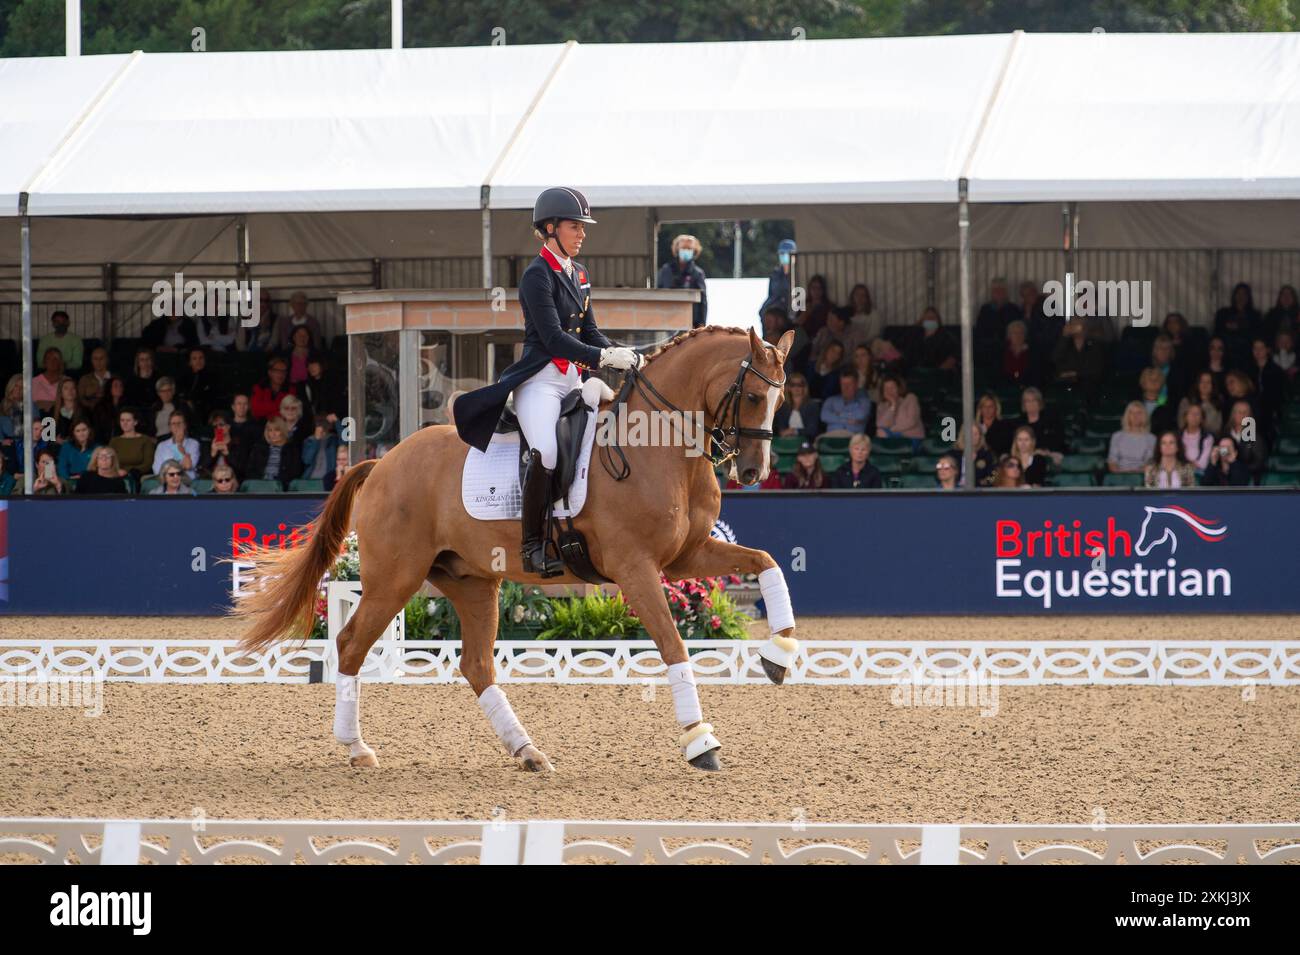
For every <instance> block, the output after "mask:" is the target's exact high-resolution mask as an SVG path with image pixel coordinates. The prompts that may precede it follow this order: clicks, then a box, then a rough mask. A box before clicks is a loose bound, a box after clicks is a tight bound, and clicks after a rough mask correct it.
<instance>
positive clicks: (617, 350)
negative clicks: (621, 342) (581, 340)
mask: <svg viewBox="0 0 1300 955" xmlns="http://www.w3.org/2000/svg"><path fill="white" fill-rule="evenodd" d="M643 361H645V358H644V357H643V356H642V355H641V354H639V353H638V352H635V351H633V350H632V349H630V348H622V347H618V346H616V347H613V348H602V349H601V350H600V367H601V368H617V369H618V370H619V371H626V370H627V369H629V368H640V367H641V363H642V362H643Z"/></svg>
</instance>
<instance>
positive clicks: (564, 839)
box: [0, 819, 1300, 865]
mask: <svg viewBox="0 0 1300 955" xmlns="http://www.w3.org/2000/svg"><path fill="white" fill-rule="evenodd" d="M0 861H4V862H11V863H12V862H26V863H46V864H60V863H80V864H100V865H135V864H139V863H153V864H214V863H235V862H250V863H264V864H265V863H270V864H279V865H291V864H328V863H337V862H343V861H348V862H358V861H360V862H372V863H385V864H395V865H400V864H406V863H421V864H426V865H427V864H434V865H436V864H443V863H474V862H477V863H480V864H485V865H560V864H568V863H581V862H601V863H617V864H625V865H628V864H630V865H635V864H644V863H653V864H660V865H675V864H682V863H696V862H715V863H716V862H724V863H734V864H741V865H761V864H776V865H797V864H801V863H809V862H838V863H848V864H854V865H864V864H865V865H871V864H881V863H886V864H893V865H1036V864H1042V863H1073V864H1084V865H1116V864H1123V865H1158V864H1167V863H1183V864H1187V863H1194V864H1195V863H1199V864H1206V865H1276V864H1283V863H1300V825H1295V824H1229V825H1196V824H1193V825H1116V826H1088V825H1018V824H1012V825H869V824H844V825H839V824H826V823H805V824H802V825H800V824H788V823H742V822H727V823H724V822H599V821H560V820H534V821H527V822H524V821H518V822H516V821H504V820H498V821H492V822H396V821H390V822H359V821H358V822H353V821H349V822H328V821H316V822H312V821H244V822H234V821H224V820H222V821H213V820H190V819H174V820H161V819H145V820H103V819H0Z"/></svg>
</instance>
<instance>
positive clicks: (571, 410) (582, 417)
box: [495, 388, 610, 584]
mask: <svg viewBox="0 0 1300 955" xmlns="http://www.w3.org/2000/svg"><path fill="white" fill-rule="evenodd" d="M591 413H592V412H591V408H590V407H589V406H588V405H587V402H586V401H584V400H583V395H582V389H581V388H574V389H573V390H572V391H570V392H569V393H568V394H567V395H565V396H564V398H562V399H561V400H560V417H559V420H558V421H556V422H555V443H556V448H557V451H558V454H557V455H556V459H555V473H554V476H553V477H552V479H551V480H552V482H553V486H552V488H551V494H550V497H549V500H550V501H551V502H552V503H551V504H550V505H548V506H547V511H546V529H545V530H544V531H543V537H544V538H545V539H546V540H547V541H548V546H553V547H555V548H556V551H557V552H558V553H559V556H560V559H561V560H563V561H564V564H565V566H566V567H568V568H569V570H570V571H571V572H572V573H573V574H574V576H576V577H579V578H581V579H582V580H585V581H586V582H587V583H589V584H607V583H609V582H610V580H609V578H608V577H605V576H603V575H601V573H600V572H599V571H597V570H596V568H595V566H594V565H593V564H592V562H591V557H590V554H589V551H588V550H587V538H586V536H585V535H584V534H583V533H582V531H580V530H578V529H577V528H575V527H574V526H573V518H572V517H565V518H564V519H563V522H564V525H565V526H564V527H562V528H561V527H559V526H558V522H557V521H556V520H555V519H554V515H553V511H554V507H555V505H554V502H555V501H556V500H557V499H560V500H563V501H564V506H565V508H566V509H567V508H568V506H569V489H570V488H571V487H572V486H573V479H574V477H575V476H576V475H577V473H578V459H579V458H580V457H581V456H582V444H583V437H584V436H585V435H586V432H587V418H588V416H589V415H590V414H591ZM512 431H515V432H518V433H519V451H520V454H519V486H520V487H523V485H524V472H525V470H526V468H527V464H528V459H529V457H530V454H529V452H530V450H531V448H530V447H529V445H528V439H527V438H526V437H524V432H523V429H522V428H520V427H519V419H518V418H517V417H516V416H515V413H514V412H513V411H511V410H510V409H509V408H507V409H505V410H504V411H502V412H501V418H500V420H498V421H497V426H496V429H495V433H496V434H509V433H510V432H512ZM557 530H558V535H557V534H556V533H555V532H556V531H557Z"/></svg>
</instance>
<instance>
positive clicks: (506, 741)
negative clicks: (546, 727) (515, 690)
mask: <svg viewBox="0 0 1300 955" xmlns="http://www.w3.org/2000/svg"><path fill="white" fill-rule="evenodd" d="M478 705H479V706H480V707H481V708H482V710H483V715H484V716H486V717H487V718H488V722H489V723H491V724H492V729H493V730H495V731H496V734H497V738H498V739H499V740H501V743H502V745H503V746H505V748H506V752H507V753H509V754H510V755H511V756H514V755H516V754H517V753H518V752H519V751H520V750H521V749H523V748H524V747H525V746H527V745H528V744H529V743H531V742H532V740H531V739H529V738H528V734H527V733H526V732H525V731H524V727H523V724H522V723H520V722H519V717H517V716H515V711H514V710H512V709H511V708H510V701H509V700H507V699H506V695H505V693H503V692H502V690H501V687H499V686H497V685H496V684H495V683H494V684H493V685H492V686H490V687H488V688H487V689H486V690H484V691H483V692H482V694H481V695H480V696H479V698H478Z"/></svg>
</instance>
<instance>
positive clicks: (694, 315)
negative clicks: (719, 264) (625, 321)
mask: <svg viewBox="0 0 1300 955" xmlns="http://www.w3.org/2000/svg"><path fill="white" fill-rule="evenodd" d="M672 249H673V257H672V260H671V261H669V262H665V263H664V266H663V268H661V269H660V270H659V288H692V289H699V290H700V300H699V301H698V302H696V303H695V304H694V305H693V306H692V307H691V327H692V328H699V327H700V326H701V325H704V324H705V323H706V322H707V321H708V316H709V301H708V293H707V292H706V291H705V288H704V280H705V275H704V270H703V269H702V268H700V266H699V258H700V254H701V253H702V252H703V251H704V249H703V247H702V246H701V245H700V240H699V239H697V238H695V236H693V235H679V236H678V237H677V238H675V239H673V246H672Z"/></svg>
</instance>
